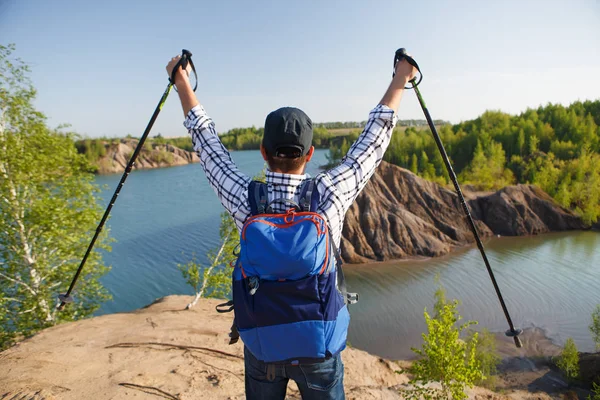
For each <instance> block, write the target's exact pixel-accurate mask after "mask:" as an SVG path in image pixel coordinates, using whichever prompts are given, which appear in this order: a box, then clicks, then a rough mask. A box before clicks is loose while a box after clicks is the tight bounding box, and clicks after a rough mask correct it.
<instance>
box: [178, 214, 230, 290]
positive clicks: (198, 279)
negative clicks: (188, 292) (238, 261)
mask: <svg viewBox="0 0 600 400" xmlns="http://www.w3.org/2000/svg"><path fill="white" fill-rule="evenodd" d="M219 234H220V236H221V245H220V246H219V248H218V249H214V250H211V251H209V253H208V259H209V261H210V264H209V265H207V266H203V265H201V264H199V263H198V262H197V261H196V258H195V257H194V258H193V259H192V260H191V261H189V262H188V263H187V264H183V265H182V264H177V268H178V269H179V270H180V271H181V273H182V275H183V277H184V279H185V280H186V282H187V283H188V284H189V285H190V286H192V287H193V288H194V292H195V293H196V299H198V298H200V297H213V298H224V297H227V296H229V294H230V291H231V265H232V263H233V262H234V261H235V258H236V257H235V255H234V250H235V249H236V247H237V246H238V244H239V235H238V230H237V227H236V225H235V222H234V220H233V218H231V216H230V215H229V214H228V213H227V212H223V213H221V226H220V230H219Z"/></svg>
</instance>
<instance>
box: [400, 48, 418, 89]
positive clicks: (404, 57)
mask: <svg viewBox="0 0 600 400" xmlns="http://www.w3.org/2000/svg"><path fill="white" fill-rule="evenodd" d="M402 60H406V61H407V62H408V63H409V64H410V65H412V66H413V67H415V68H416V69H417V71H419V79H418V80H417V78H414V79H412V80H411V83H412V84H413V86H406V87H405V88H404V89H414V88H415V87H417V86H419V84H420V83H421V81H422V80H423V73H422V72H421V68H419V64H417V62H416V61H415V59H414V58H412V57H411V56H409V55H408V54H407V53H406V49H405V48H404V47H401V48H399V49H398V50H396V54H394V71H393V72H392V78H393V77H394V76H396V64H398V63H399V62H400V61H402Z"/></svg>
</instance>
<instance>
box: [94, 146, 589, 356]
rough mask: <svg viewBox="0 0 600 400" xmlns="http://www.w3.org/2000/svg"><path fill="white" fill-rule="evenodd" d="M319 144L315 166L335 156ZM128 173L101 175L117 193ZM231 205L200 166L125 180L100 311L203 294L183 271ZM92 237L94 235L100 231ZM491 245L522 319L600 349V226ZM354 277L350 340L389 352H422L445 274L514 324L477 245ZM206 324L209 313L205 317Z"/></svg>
mask: <svg viewBox="0 0 600 400" xmlns="http://www.w3.org/2000/svg"><path fill="white" fill-rule="evenodd" d="M325 154H326V151H325V150H319V151H317V152H316V154H315V157H314V158H313V161H311V163H309V168H308V172H309V173H311V174H313V175H314V174H315V173H316V172H317V168H318V166H319V165H322V164H324V163H325V161H326V159H325ZM232 156H233V158H234V159H235V161H236V162H237V164H238V166H239V167H240V169H242V170H243V171H246V172H247V173H248V174H251V175H254V174H256V173H258V172H259V171H260V170H261V169H262V167H263V164H262V158H261V157H260V154H259V153H258V152H255V151H248V152H234V153H233V154H232ZM120 177H121V175H120V174H119V175H109V176H99V177H97V182H98V183H99V184H103V185H106V186H107V188H106V190H105V191H104V198H105V201H108V199H109V198H110V196H111V195H112V193H113V192H114V189H115V187H116V185H117V183H118V181H119V179H120ZM221 211H222V209H221V206H220V204H219V202H218V200H217V197H216V195H215V194H214V192H213V191H212V189H211V188H210V187H209V186H208V183H207V181H206V178H205V177H204V174H203V172H202V169H201V168H200V166H199V165H197V164H193V165H188V166H182V167H174V168H165V169H155V170H148V171H136V172H133V173H132V174H131V175H130V176H129V178H128V179H127V182H126V184H125V186H124V187H123V189H122V191H121V194H120V195H119V199H118V200H117V202H116V204H115V206H114V208H113V210H112V213H111V219H110V221H109V223H108V225H109V226H110V228H111V235H112V236H113V237H114V238H115V239H116V240H117V241H116V242H115V243H113V246H112V248H113V251H112V252H111V253H106V254H105V255H104V257H105V261H106V262H107V264H109V265H111V266H112V270H111V271H110V272H109V273H108V274H107V275H106V276H105V277H104V278H103V279H102V282H103V283H104V285H105V286H106V287H107V288H108V289H109V291H110V292H111V293H112V295H113V301H111V302H108V303H105V304H104V305H103V306H102V308H101V310H100V312H99V313H100V314H106V313H113V312H120V311H130V310H133V309H136V308H139V307H142V306H145V305H147V304H149V303H151V302H152V301H154V300H155V299H156V298H158V297H162V296H166V295H170V294H193V291H192V289H191V288H190V287H188V286H187V285H186V283H185V282H184V280H183V278H182V277H181V273H180V272H179V270H178V269H177V264H178V263H186V262H187V261H189V260H190V259H191V258H192V257H194V256H195V257H196V259H197V260H198V261H201V262H202V261H205V260H206V256H205V254H206V252H207V250H209V249H212V248H214V247H216V246H217V245H218V244H219V236H218V226H219V221H220V217H219V214H220V212H221ZM90 238H91V237H90ZM485 247H486V251H487V254H488V258H489V259H490V263H491V265H492V268H493V269H494V273H495V275H496V279H497V280H498V284H499V286H500V289H501V291H502V293H503V295H504V299H505V301H506V304H507V307H508V309H509V312H510V313H511V316H512V318H513V322H514V323H515V325H516V326H518V327H530V326H538V327H542V328H544V329H546V331H547V332H548V334H549V336H550V337H551V338H552V339H553V340H554V341H555V342H557V343H558V344H562V343H564V341H565V340H566V338H567V337H573V338H574V339H575V342H576V343H577V345H578V347H579V348H580V350H582V351H592V349H593V343H592V340H591V337H590V334H589V331H588V329H587V326H588V325H589V323H590V315H591V313H592V311H593V309H594V307H595V305H596V304H600V233H597V232H570V233H555V234H548V235H542V236H536V237H528V238H499V239H491V240H489V241H487V242H486V243H485ZM346 275H347V279H348V285H349V286H350V289H351V290H353V291H357V292H359V293H360V295H361V301H360V302H359V303H358V304H356V305H354V306H353V307H352V309H351V315H352V323H351V328H350V333H349V341H350V343H351V344H352V345H353V346H355V347H358V348H361V349H364V350H367V351H369V352H371V353H374V354H379V355H381V356H385V357H389V358H408V357H411V356H412V353H411V351H410V347H411V346H418V345H419V343H420V334H421V332H423V331H424V330H425V323H424V320H423V309H424V308H425V307H427V308H428V309H431V307H432V305H433V293H434V291H435V288H436V284H435V276H436V275H439V276H440V279H441V283H442V284H443V285H444V287H445V288H446V290H447V293H448V297H449V298H457V299H459V300H460V301H461V306H460V312H461V314H462V315H463V317H464V318H465V319H473V320H478V321H479V326H480V327H487V328H488V329H490V330H492V331H504V330H506V329H507V323H506V321H505V320H504V315H503V313H502V310H501V308H500V304H499V302H498V300H497V298H496V297H495V294H494V290H493V287H492V284H491V282H490V279H489V277H488V275H487V272H486V269H485V266H484V265H483V262H482V260H481V256H480V255H479V252H478V250H477V249H476V248H474V249H465V250H462V251H459V252H456V253H453V254H452V255H449V256H446V257H441V258H436V259H431V260H426V261H401V262H393V263H380V264H374V265H373V266H370V267H364V266H362V267H357V266H347V267H346ZM198 323H199V324H200V323H201V321H199V322H198Z"/></svg>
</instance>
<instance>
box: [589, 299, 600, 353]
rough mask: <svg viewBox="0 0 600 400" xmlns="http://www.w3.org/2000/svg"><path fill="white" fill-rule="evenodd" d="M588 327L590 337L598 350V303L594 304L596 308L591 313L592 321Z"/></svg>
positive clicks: (599, 341)
mask: <svg viewBox="0 0 600 400" xmlns="http://www.w3.org/2000/svg"><path fill="white" fill-rule="evenodd" d="M589 328H590V332H591V333H592V339H593V340H594V343H596V349H598V350H600V304H598V305H597V306H596V309H595V310H594V312H593V313H592V323H591V324H590V326H589Z"/></svg>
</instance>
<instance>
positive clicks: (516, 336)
mask: <svg viewBox="0 0 600 400" xmlns="http://www.w3.org/2000/svg"><path fill="white" fill-rule="evenodd" d="M521 333H523V329H517V328H512V329H509V330H507V331H506V332H505V333H504V334H505V335H506V336H511V337H512V338H513V340H514V341H515V346H517V348H518V349H520V348H521V347H523V343H521V339H520V338H519V335H520V334H521Z"/></svg>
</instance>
